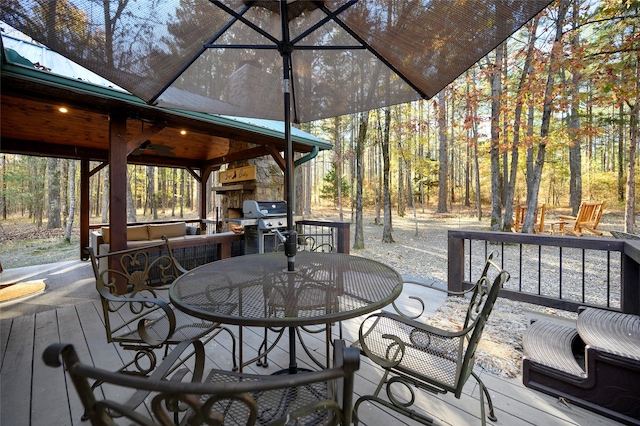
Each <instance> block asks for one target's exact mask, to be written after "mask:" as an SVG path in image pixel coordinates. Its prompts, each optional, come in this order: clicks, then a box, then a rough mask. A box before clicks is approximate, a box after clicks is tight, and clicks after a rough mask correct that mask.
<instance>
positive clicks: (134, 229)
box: [102, 225, 149, 244]
mask: <svg viewBox="0 0 640 426" xmlns="http://www.w3.org/2000/svg"><path fill="white" fill-rule="evenodd" d="M102 239H103V240H104V243H105V244H109V241H110V240H111V238H109V227H108V226H103V227H102ZM148 239H149V232H148V231H147V225H136V226H127V241H145V240H148Z"/></svg>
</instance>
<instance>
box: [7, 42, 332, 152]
mask: <svg viewBox="0 0 640 426" xmlns="http://www.w3.org/2000/svg"><path fill="white" fill-rule="evenodd" d="M2 47H3V49H2V54H1V56H2V64H1V69H2V73H3V74H7V75H9V74H13V75H15V76H18V77H20V78H22V79H24V80H27V81H28V80H32V81H34V82H38V83H40V84H46V85H49V86H52V87H58V88H61V89H71V90H74V91H76V92H83V93H86V94H87V95H88V96H94V97H98V98H103V99H111V100H117V101H121V102H124V103H127V104H131V105H132V106H136V107H138V108H140V107H142V108H148V109H149V110H160V111H165V112H166V111H170V112H171V113H172V114H174V115H176V116H183V117H187V118H190V119H195V120H198V121H201V122H205V123H210V124H217V125H222V126H226V127H230V128H234V129H242V130H245V131H250V132H254V133H258V134H261V135H266V136H271V137H276V138H284V123H283V122H280V121H274V120H264V119H253V118H246V117H230V116H221V115H214V114H206V113H201V112H194V111H188V110H179V109H169V108H160V107H155V106H152V105H148V104H147V103H145V102H144V101H143V100H142V99H140V98H138V97H136V96H134V95H132V94H130V93H128V92H126V91H124V90H122V89H116V88H111V87H106V86H102V85H98V84H93V83H89V82H86V81H82V80H79V79H74V78H69V77H66V76H63V75H58V74H54V73H52V72H47V71H44V70H40V69H37V68H35V67H34V65H33V63H32V62H31V61H30V60H29V59H27V58H24V57H23V56H21V55H20V54H19V53H18V52H16V51H15V50H13V49H5V48H4V44H2ZM292 139H293V141H294V142H296V143H301V144H304V145H308V146H313V147H317V148H319V149H321V150H328V149H332V148H333V145H332V144H331V143H329V142H327V141H325V140H323V139H320V138H317V137H315V136H313V135H311V134H309V133H306V132H303V131H302V130H300V129H296V128H292Z"/></svg>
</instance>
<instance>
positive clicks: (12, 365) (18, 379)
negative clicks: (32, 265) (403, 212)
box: [0, 265, 619, 426]
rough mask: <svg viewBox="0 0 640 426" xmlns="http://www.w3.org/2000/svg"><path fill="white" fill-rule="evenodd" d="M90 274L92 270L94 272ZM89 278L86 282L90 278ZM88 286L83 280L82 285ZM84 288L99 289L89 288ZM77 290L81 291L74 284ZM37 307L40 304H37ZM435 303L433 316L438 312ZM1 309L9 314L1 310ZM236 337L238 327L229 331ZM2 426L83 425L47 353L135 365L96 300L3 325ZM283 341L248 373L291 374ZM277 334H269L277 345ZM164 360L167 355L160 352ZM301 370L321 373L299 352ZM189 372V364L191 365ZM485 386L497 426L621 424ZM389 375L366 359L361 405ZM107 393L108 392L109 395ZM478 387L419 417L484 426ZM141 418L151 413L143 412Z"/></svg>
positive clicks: (501, 386)
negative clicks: (59, 347) (65, 351)
mask: <svg viewBox="0 0 640 426" xmlns="http://www.w3.org/2000/svg"><path fill="white" fill-rule="evenodd" d="M87 266H89V265H87ZM85 275H86V274H85ZM83 279H84V278H83ZM83 282H85V284H83V285H92V284H91V283H87V282H86V280H85V281H83ZM74 284H75V283H74ZM35 302H37V301H35ZM437 306H438V303H434V304H433V306H432V307H430V308H429V309H435V307H437ZM0 309H2V307H0ZM361 321H362V318H357V319H354V320H349V321H345V322H343V324H342V326H343V332H344V338H345V340H347V342H348V343H349V342H352V341H354V340H355V339H356V338H357V333H358V327H359V324H360V322H361ZM230 329H231V330H232V331H233V332H234V333H235V334H236V335H237V327H233V326H232V327H230ZM0 333H1V336H0V345H1V346H0V424H2V425H40V424H56V425H78V426H80V425H84V426H86V424H87V423H86V422H81V421H80V417H81V415H82V412H83V410H82V407H81V404H80V401H79V398H78V396H77V395H76V393H75V389H74V388H73V385H72V384H71V382H70V381H69V379H68V377H65V375H64V373H63V370H62V369H61V368H58V369H56V368H50V367H47V366H45V365H44V363H43V362H42V351H43V350H44V348H45V347H46V346H48V345H49V344H51V343H55V342H65V343H72V344H73V345H74V347H75V349H76V351H77V352H78V354H79V356H80V359H81V360H82V361H83V362H85V363H88V364H92V365H95V366H99V367H102V368H106V369H109V370H112V371H115V370H117V369H118V368H120V367H121V366H122V365H123V364H124V363H125V362H126V361H129V360H131V359H132V356H133V354H132V351H127V350H123V349H122V348H120V347H119V346H118V345H115V344H110V343H107V342H106V335H105V331H104V323H103V319H102V309H101V306H100V302H99V300H98V299H97V298H95V299H91V298H77V303H76V304H75V305H69V304H66V303H65V304H61V305H58V306H55V305H53V306H51V307H50V308H49V309H47V310H42V309H40V310H39V311H38V312H36V313H32V312H31V311H30V312H29V313H27V314H26V315H22V316H14V317H12V318H8V319H3V320H2V321H0ZM287 333H288V331H287V332H285V335H284V336H283V337H282V339H281V341H280V343H279V344H278V347H277V348H276V349H274V350H273V352H271V353H270V354H269V366H268V367H267V368H263V367H259V366H256V365H255V364H252V365H248V366H247V367H245V372H250V373H259V374H270V373H273V372H275V371H277V370H279V369H284V368H287V367H288V363H289V359H288V344H289V343H288V336H287ZM274 336H275V334H274V333H273V332H270V333H269V340H270V341H273V339H274ZM333 336H334V337H335V336H338V326H337V325H334V330H333ZM262 337H263V329H262V328H255V327H254V328H252V327H245V329H244V350H245V359H249V358H250V357H252V356H253V355H254V354H255V353H256V351H257V348H258V346H259V345H260V343H261V342H262ZM323 337H324V334H323V333H320V334H313V335H306V336H305V341H306V342H307V344H308V345H309V347H310V348H311V350H312V351H313V352H314V353H317V354H318V355H320V358H324V342H323ZM205 350H206V356H207V361H206V367H207V368H222V369H227V370H228V369H230V368H231V355H230V354H231V352H230V351H231V339H230V337H228V336H227V335H226V334H225V333H222V334H220V335H219V336H218V337H216V338H215V339H214V340H212V341H211V342H209V343H208V344H207V345H206V346H205ZM156 354H157V356H158V357H159V359H161V357H162V355H163V352H162V350H156ZM297 355H298V366H299V367H301V368H316V367H315V365H314V364H313V363H312V362H311V361H310V360H309V358H308V356H307V355H306V354H305V353H304V351H303V350H302V348H300V347H299V345H298V347H297ZM187 365H189V361H187ZM476 372H477V373H478V374H480V376H481V377H482V380H483V381H484V383H485V385H487V387H488V388H489V389H490V392H491V395H492V397H493V400H494V405H495V407H496V415H497V417H498V421H497V422H495V423H492V422H488V424H491V425H495V426H520V425H522V426H524V425H541V424H544V425H549V426H574V425H593V426H605V425H617V424H619V423H617V422H614V421H612V420H609V419H607V418H605V417H602V416H599V415H597V414H594V413H592V412H590V411H587V410H584V409H582V408H580V407H575V406H569V407H568V406H566V405H564V404H562V403H560V402H558V401H557V399H556V398H553V397H550V396H547V395H544V394H542V393H540V392H536V391H533V390H531V389H528V388H525V387H524V386H523V385H522V378H521V377H517V378H514V379H505V378H502V377H499V376H497V375H494V374H492V373H489V372H486V371H482V370H481V369H480V368H477V369H476ZM381 375H382V370H381V369H380V368H378V367H377V366H376V365H375V364H373V363H372V362H371V361H370V360H368V359H366V358H362V361H361V368H360V370H359V371H358V372H357V377H356V386H355V393H356V398H357V397H358V396H360V395H363V394H368V393H373V391H374V390H375V387H376V384H377V380H376V379H378V380H379V378H380V377H381ZM103 388H104V389H103ZM478 391H479V389H478V386H477V383H476V382H475V380H474V379H473V378H470V379H469V381H468V382H467V385H466V386H465V389H464V391H463V395H462V397H461V399H456V398H455V397H454V396H453V395H451V394H446V395H435V394H431V393H428V392H418V394H417V396H416V399H417V403H418V407H419V408H418V410H419V411H420V412H422V413H428V415H431V416H432V417H434V418H435V420H436V422H437V423H438V424H441V425H453V426H464V425H475V424H478V423H479V418H478V416H479V412H480V407H479V401H478ZM96 392H105V393H107V394H108V395H110V396H111V397H116V396H117V398H118V399H120V400H123V399H126V398H125V397H126V395H123V394H122V392H120V393H118V391H117V390H115V389H113V388H110V387H108V386H102V387H99V388H98V389H97V390H96ZM139 410H140V411H145V410H146V407H145V406H144V404H143V406H141V407H140V408H139ZM359 414H360V416H359V417H360V424H361V425H365V426H386V425H394V426H403V425H416V424H417V422H415V421H414V420H411V419H409V418H407V417H404V416H401V415H399V414H397V413H394V412H387V411H386V410H381V409H380V408H378V407H374V406H372V405H370V404H367V403H364V404H362V405H361V407H360V413H359Z"/></svg>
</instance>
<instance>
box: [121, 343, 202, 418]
mask: <svg viewBox="0 0 640 426" xmlns="http://www.w3.org/2000/svg"><path fill="white" fill-rule="evenodd" d="M190 346H193V352H192V353H190V354H188V355H186V356H185V357H184V358H185V359H181V357H182V354H183V353H184V352H185V351H186V350H187V348H189V347H190ZM193 355H195V361H194V366H193V374H192V376H191V382H192V383H200V382H201V381H202V376H203V373H204V360H205V357H204V344H203V343H202V342H201V341H200V340H198V339H192V340H184V341H182V342H180V343H179V344H178V345H177V346H176V347H175V348H174V349H172V350H171V352H169V354H168V355H167V356H166V357H165V358H164V359H163V360H162V362H161V363H160V365H158V366H157V367H156V369H155V370H153V373H152V374H151V375H150V376H149V377H148V379H149V380H167V377H168V376H169V375H170V374H171V373H173V372H174V371H176V369H178V367H180V365H182V364H183V363H184V362H185V361H186V360H187V359H189V358H191V356H193ZM189 371H190V370H189V369H187V368H181V369H180V370H178V371H176V373H175V374H174V375H173V376H172V377H171V379H170V380H171V381H173V382H180V381H182V380H183V379H184V377H185V376H186V375H187V374H188V373H189ZM148 395H149V391H148V390H137V391H136V392H135V393H134V394H133V395H132V396H131V398H129V400H128V401H127V402H126V403H124V404H123V405H125V406H127V407H130V408H132V409H135V408H136V407H137V406H138V405H140V404H141V403H142V402H143V401H144V400H145V399H146V397H147V396H148Z"/></svg>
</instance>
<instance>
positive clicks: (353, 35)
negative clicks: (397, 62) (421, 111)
mask: <svg viewBox="0 0 640 426" xmlns="http://www.w3.org/2000/svg"><path fill="white" fill-rule="evenodd" d="M318 7H319V9H320V10H322V11H323V12H324V13H326V14H327V15H330V14H331V11H330V10H329V9H327V7H326V6H324V5H319V6H318ZM332 20H333V21H334V22H335V23H336V24H338V25H339V26H340V27H341V28H342V29H343V30H345V31H346V32H347V33H349V34H350V35H351V37H353V38H355V39H356V40H357V41H358V43H361V44H362V46H364V48H365V49H366V50H368V51H369V52H371V54H372V55H373V56H375V57H376V58H378V60H379V61H380V62H382V63H383V64H385V65H386V66H387V67H388V68H389V69H390V70H391V71H393V72H394V73H395V74H396V75H397V76H398V77H400V78H401V79H402V80H403V81H404V82H405V83H407V84H408V85H409V86H410V87H411V88H412V89H413V90H415V91H416V92H417V93H418V94H419V95H420V96H422V98H424V99H429V96H428V95H427V94H426V93H424V92H423V91H422V90H421V89H420V88H419V87H418V86H416V85H415V84H413V82H411V80H409V78H408V77H407V76H406V75H404V73H402V72H401V71H400V70H398V69H397V68H396V67H395V66H394V65H393V64H391V63H390V62H389V61H387V60H386V59H385V58H384V57H383V56H382V55H381V54H380V52H378V51H377V50H376V49H374V48H373V46H371V45H370V44H369V43H367V42H366V41H365V40H364V39H363V38H362V37H360V36H359V35H358V34H356V33H354V32H353V30H352V29H351V28H349V26H348V25H347V24H345V23H344V22H343V21H342V20H341V19H340V18H338V17H337V16H334V17H332Z"/></svg>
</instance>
